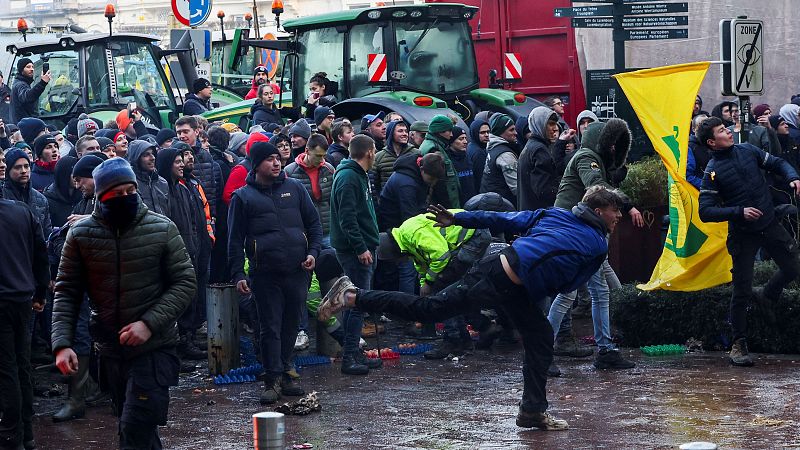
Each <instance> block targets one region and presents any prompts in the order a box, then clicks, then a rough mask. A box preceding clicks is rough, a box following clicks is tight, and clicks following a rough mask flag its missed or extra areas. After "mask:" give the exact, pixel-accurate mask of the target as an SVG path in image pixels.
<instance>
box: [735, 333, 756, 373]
mask: <svg viewBox="0 0 800 450" xmlns="http://www.w3.org/2000/svg"><path fill="white" fill-rule="evenodd" d="M730 360H731V364H733V365H734V366H739V367H751V366H753V364H754V362H753V358H752V357H751V356H750V352H749V351H748V350H747V340H745V338H739V339H737V340H735V341H733V346H732V347H731V353H730Z"/></svg>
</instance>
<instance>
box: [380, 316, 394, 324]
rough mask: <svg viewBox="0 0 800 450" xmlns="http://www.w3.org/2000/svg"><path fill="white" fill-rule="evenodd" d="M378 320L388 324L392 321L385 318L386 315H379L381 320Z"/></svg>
mask: <svg viewBox="0 0 800 450" xmlns="http://www.w3.org/2000/svg"><path fill="white" fill-rule="evenodd" d="M378 320H380V321H381V322H382V323H389V322H391V321H392V319H390V318H388V317H386V315H385V314H381V318H380V319H378Z"/></svg>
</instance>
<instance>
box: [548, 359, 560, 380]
mask: <svg viewBox="0 0 800 450" xmlns="http://www.w3.org/2000/svg"><path fill="white" fill-rule="evenodd" d="M547 376H548V377H551V378H557V377H560V376H561V369H560V368H559V367H558V366H557V365H556V363H555V362H552V363H550V367H548V368H547Z"/></svg>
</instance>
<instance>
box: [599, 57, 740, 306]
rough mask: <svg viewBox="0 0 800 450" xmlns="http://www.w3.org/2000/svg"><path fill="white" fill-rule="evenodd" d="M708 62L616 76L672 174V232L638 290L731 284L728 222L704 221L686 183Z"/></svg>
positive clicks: (694, 194)
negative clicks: (696, 111) (692, 129)
mask: <svg viewBox="0 0 800 450" xmlns="http://www.w3.org/2000/svg"><path fill="white" fill-rule="evenodd" d="M709 64H710V63H708V62H700V63H690V64H679V65H675V66H666V67H658V68H655V69H646V70H639V71H636V72H628V73H623V74H618V75H614V78H616V79H617V81H618V82H619V84H620V86H621V87H622V90H623V91H624V92H625V96H626V97H627V98H628V100H629V101H630V102H631V106H633V109H634V111H636V115H637V116H639V120H640V121H641V122H642V126H643V127H644V129H645V131H646V132H647V136H648V137H649V138H650V141H651V142H652V143H653V147H654V148H655V150H656V152H657V153H658V155H659V156H660V157H661V160H662V161H663V162H664V165H665V166H666V167H667V171H668V172H669V219H670V225H669V233H667V239H666V241H665V242H664V250H663V252H662V253H661V258H660V259H659V260H658V264H656V268H655V270H653V275H652V276H651V277H650V281H649V282H648V283H646V284H642V285H639V286H638V287H639V289H644V290H653V289H666V290H671V291H697V290H700V289H706V288H709V287H713V286H716V285H719V284H722V283H727V282H729V281H731V272H730V270H731V257H730V255H729V254H728V251H727V248H726V247H725V240H726V236H727V234H728V224H727V223H721V224H720V223H703V222H701V221H700V214H699V213H698V204H699V201H698V198H699V192H698V190H697V189H696V188H695V187H694V186H692V185H691V184H689V182H688V181H686V153H687V151H688V148H689V131H690V127H691V120H692V109H693V107H694V100H695V96H696V95H697V92H698V91H699V90H700V84H701V83H702V82H703V79H704V78H705V76H706V72H707V71H708V66H709Z"/></svg>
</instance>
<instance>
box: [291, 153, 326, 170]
mask: <svg viewBox="0 0 800 450" xmlns="http://www.w3.org/2000/svg"><path fill="white" fill-rule="evenodd" d="M294 162H296V163H297V165H298V166H300V167H302V168H303V169H305V171H306V172H308V171H309V170H311V171H314V170H319V168H320V167H322V166H323V165H324V164H325V158H323V159H322V161H320V163H319V165H317V166H316V167H311V166H309V165H308V164H306V154H305V153H300V154H299V155H297V157H296V158H295V159H294Z"/></svg>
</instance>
